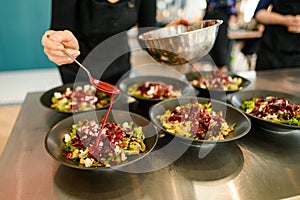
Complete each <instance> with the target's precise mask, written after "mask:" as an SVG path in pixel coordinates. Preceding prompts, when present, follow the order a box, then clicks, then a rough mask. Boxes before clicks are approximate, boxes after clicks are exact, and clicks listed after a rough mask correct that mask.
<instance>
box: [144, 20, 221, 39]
mask: <svg viewBox="0 0 300 200" xmlns="http://www.w3.org/2000/svg"><path fill="white" fill-rule="evenodd" d="M207 21H215V22H216V23H215V24H213V25H211V26H207V27H204V28H200V29H196V30H192V31H185V32H183V33H176V34H172V35H170V36H164V37H155V38H150V39H146V38H145V37H144V36H145V35H147V34H152V33H155V32H158V31H161V30H168V29H173V28H174V27H175V26H184V25H182V24H179V25H174V26H170V27H163V28H158V29H155V30H151V31H148V32H145V33H142V34H140V35H139V36H138V38H139V39H140V40H142V41H154V40H161V39H169V38H173V37H178V36H184V35H188V34H191V33H195V32H198V31H204V30H206V29H209V28H212V27H215V26H217V27H218V26H220V25H221V24H222V23H223V20H221V19H207V20H200V21H199V22H207Z"/></svg>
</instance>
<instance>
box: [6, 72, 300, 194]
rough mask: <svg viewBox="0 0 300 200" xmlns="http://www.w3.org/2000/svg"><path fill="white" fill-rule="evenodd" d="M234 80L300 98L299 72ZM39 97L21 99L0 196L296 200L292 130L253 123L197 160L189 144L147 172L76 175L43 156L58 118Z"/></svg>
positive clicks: (298, 180)
mask: <svg viewBox="0 0 300 200" xmlns="http://www.w3.org/2000/svg"><path fill="white" fill-rule="evenodd" d="M242 75H244V76H245V77H246V78H248V79H251V80H252V84H251V86H250V87H249V89H252V88H258V89H272V90H278V91H283V92H289V93H293V94H297V95H300V68H299V69H289V70H270V71H264V72H257V73H256V74H255V73H253V72H243V73H242ZM41 94H42V93H41V92H35V93H29V94H28V95H27V97H26V99H25V101H24V104H23V105H22V109H21V111H20V114H19V116H18V118H17V121H16V123H15V126H14V128H13V131H12V133H11V136H10V138H9V140H8V142H7V145H6V147H5V150H4V152H3V154H2V157H1V159H0V177H1V181H0V199H9V200H13V199H22V200H23V199H30V200H31V199H146V200H152V199H153V200H157V199H164V200H165V199H172V200H175V199H184V200H187V199H188V200H192V199H247V200H248V199H253V200H254V199H255V200H258V199H264V200H265V199H282V198H290V197H295V199H296V198H300V196H299V195H300V133H299V132H294V133H289V134H275V133H270V132H266V131H263V130H262V129H260V128H259V127H256V126H253V127H252V129H251V131H250V132H249V133H248V134H247V135H246V136H244V137H243V138H241V139H239V140H237V141H234V142H230V143H226V144H217V145H215V146H214V148H213V149H212V150H211V151H210V152H209V153H208V154H207V156H205V157H204V158H199V157H198V154H199V148H195V147H191V148H189V149H188V150H187V151H186V152H185V153H184V154H183V155H182V156H181V157H180V158H179V159H177V160H176V161H175V162H173V163H171V164H169V165H167V166H165V167H163V168H161V169H158V170H155V171H150V172H145V173H126V172H120V171H112V172H109V173H102V172H91V171H81V170H76V169H71V168H68V167H65V166H62V165H60V164H59V163H58V162H56V161H55V160H53V159H52V158H51V157H50V156H49V155H48V154H47V152H46V150H45V147H44V139H45V136H46V134H47V132H48V131H49V130H50V129H51V127H53V126H54V125H55V124H56V123H57V122H59V121H60V120H61V119H63V118H65V117H66V115H63V114H59V113H56V112H53V111H51V110H48V109H47V108H44V107H43V106H42V105H41V104H40V102H39V98H40V96H41ZM7 114H9V113H7ZM165 139H166V138H162V139H160V140H159V142H158V146H161V147H163V145H164V144H166V140H165ZM174 151H176V149H174ZM150 156H151V154H150ZM152 159H153V161H155V162H153V163H152V165H156V164H158V165H160V164H162V163H167V162H168V155H165V156H160V157H154V158H152Z"/></svg>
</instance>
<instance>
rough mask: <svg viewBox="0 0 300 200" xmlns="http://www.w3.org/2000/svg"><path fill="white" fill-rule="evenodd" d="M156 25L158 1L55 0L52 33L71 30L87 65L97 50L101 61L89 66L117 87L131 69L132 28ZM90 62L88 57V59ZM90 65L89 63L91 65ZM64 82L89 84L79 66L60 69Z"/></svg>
mask: <svg viewBox="0 0 300 200" xmlns="http://www.w3.org/2000/svg"><path fill="white" fill-rule="evenodd" d="M136 24H138V27H155V26H156V0H119V1H118V2H117V3H114V4H112V3H110V2H108V1H107V0H52V20H51V29H52V30H70V31H71V32H73V34H74V35H75V37H76V38H77V39H78V42H79V47H80V52H81V54H80V56H79V57H78V60H79V61H80V62H84V60H85V59H86V58H87V56H88V54H89V53H90V52H91V51H92V50H93V49H94V48H95V47H98V46H99V48H101V50H100V51H99V53H98V54H96V55H93V57H94V58H95V59H97V61H96V62H95V61H93V62H92V63H93V66H87V67H88V68H89V70H90V71H91V73H92V75H93V76H94V77H96V78H97V79H101V80H103V81H106V82H109V83H112V84H115V83H116V82H117V81H118V80H119V78H120V77H121V76H122V75H123V74H124V73H126V72H127V71H128V70H130V67H131V66H130V53H129V45H128V42H127V34H125V33H126V32H124V31H127V30H129V29H130V28H132V27H133V26H134V25H136ZM87 60H88V58H87ZM87 63H89V62H87ZM59 71H60V73H61V77H62V81H63V83H72V82H75V81H88V79H87V76H86V74H85V73H84V72H83V71H82V70H79V68H78V66H77V65H76V64H75V63H72V64H67V65H63V66H60V67H59Z"/></svg>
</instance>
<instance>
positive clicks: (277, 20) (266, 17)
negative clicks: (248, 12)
mask: <svg viewBox="0 0 300 200" xmlns="http://www.w3.org/2000/svg"><path fill="white" fill-rule="evenodd" d="M268 2H270V1H268ZM270 3H272V2H270ZM269 6H270V4H267V3H266V0H261V1H260V2H259V4H258V6H257V8H256V10H255V19H256V20H257V21H258V22H259V23H261V24H264V25H282V26H286V27H287V29H288V31H290V32H294V33H299V32H300V15H296V16H295V15H282V14H279V13H276V12H273V11H270V10H268V7H269Z"/></svg>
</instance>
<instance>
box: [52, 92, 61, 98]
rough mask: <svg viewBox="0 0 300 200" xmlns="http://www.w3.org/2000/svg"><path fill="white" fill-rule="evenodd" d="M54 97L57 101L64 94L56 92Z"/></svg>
mask: <svg viewBox="0 0 300 200" xmlns="http://www.w3.org/2000/svg"><path fill="white" fill-rule="evenodd" d="M54 97H55V98H57V99H61V98H62V94H61V93H60V92H54Z"/></svg>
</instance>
